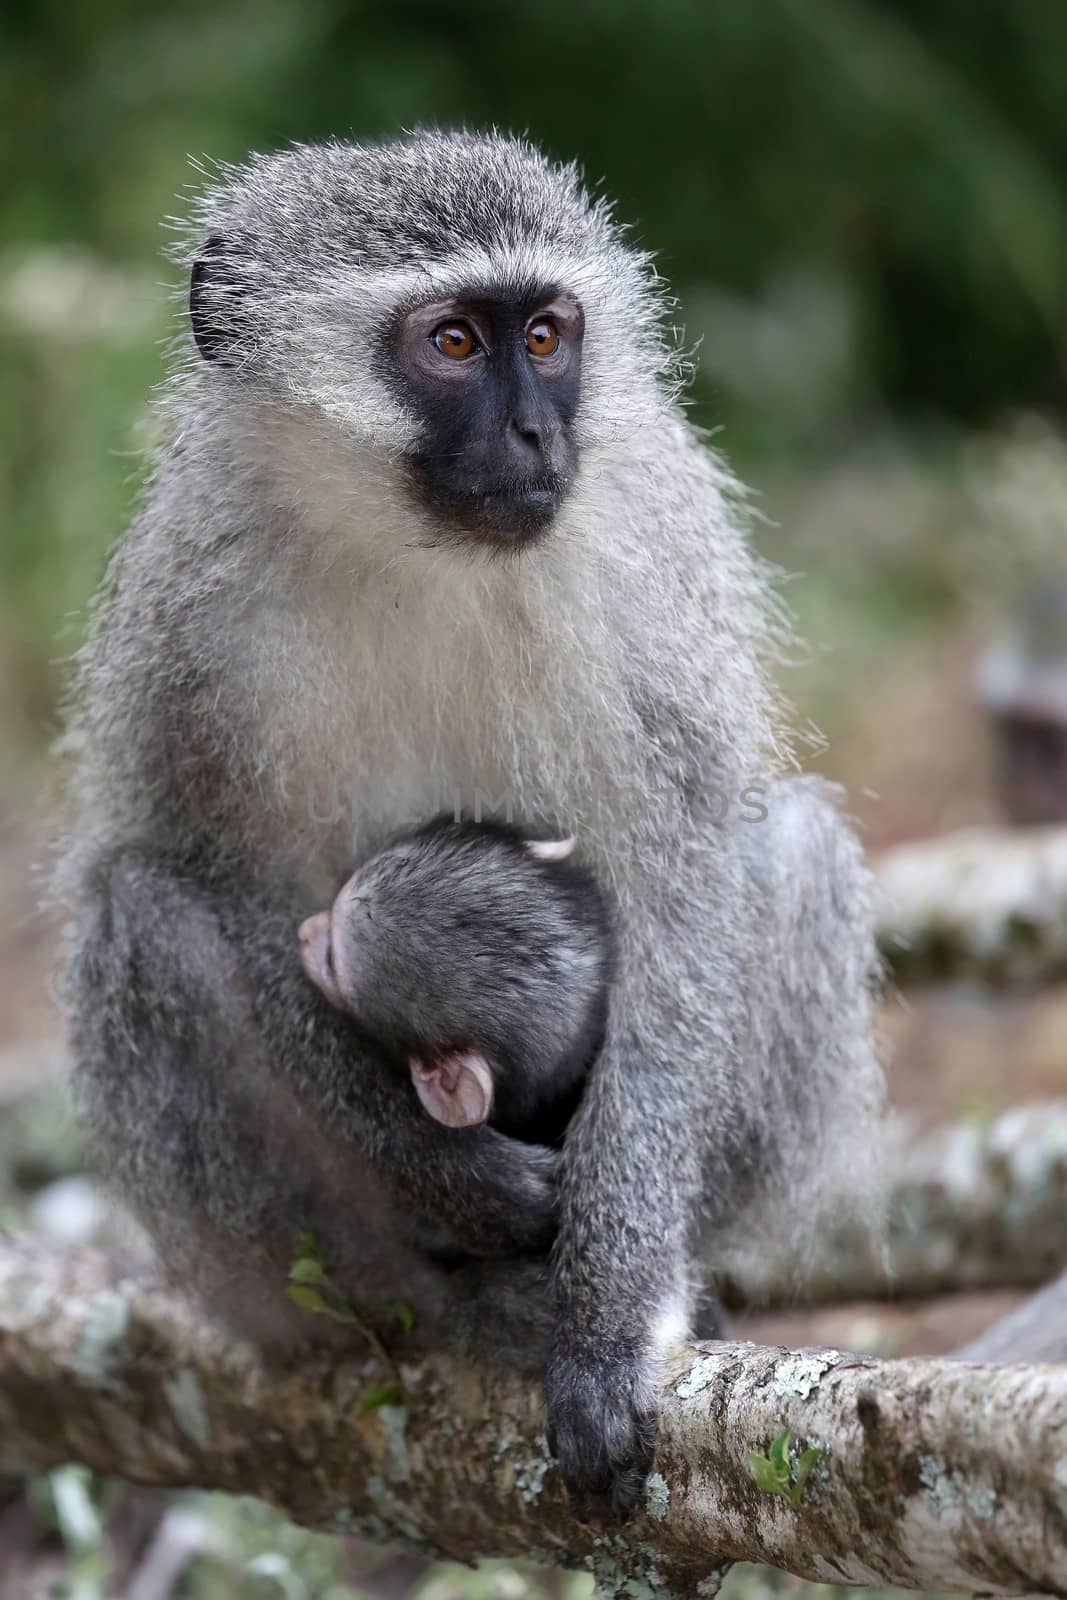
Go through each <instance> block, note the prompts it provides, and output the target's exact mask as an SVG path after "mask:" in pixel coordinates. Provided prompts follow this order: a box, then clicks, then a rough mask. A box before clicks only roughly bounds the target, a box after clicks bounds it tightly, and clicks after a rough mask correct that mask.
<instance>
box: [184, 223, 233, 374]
mask: <svg viewBox="0 0 1067 1600" xmlns="http://www.w3.org/2000/svg"><path fill="white" fill-rule="evenodd" d="M239 293H240V286H239V283H238V279H237V275H236V273H235V272H234V268H233V263H232V261H231V260H230V258H229V253H228V252H227V249H226V241H225V239H224V238H223V237H222V234H221V233H213V234H212V235H211V237H210V238H208V239H205V240H204V247H203V250H202V251H201V252H200V255H199V256H198V257H197V259H196V260H195V261H194V262H193V270H192V274H191V276H190V279H189V320H190V321H191V322H192V325H193V338H194V339H195V340H196V345H197V349H198V350H199V351H200V354H201V355H202V356H203V358H204V360H205V361H225V359H226V357H227V356H228V355H229V353H230V351H231V350H232V348H233V345H234V340H235V331H234V328H233V315H232V314H233V311H234V308H235V305H236V302H237V298H238V295H239Z"/></svg>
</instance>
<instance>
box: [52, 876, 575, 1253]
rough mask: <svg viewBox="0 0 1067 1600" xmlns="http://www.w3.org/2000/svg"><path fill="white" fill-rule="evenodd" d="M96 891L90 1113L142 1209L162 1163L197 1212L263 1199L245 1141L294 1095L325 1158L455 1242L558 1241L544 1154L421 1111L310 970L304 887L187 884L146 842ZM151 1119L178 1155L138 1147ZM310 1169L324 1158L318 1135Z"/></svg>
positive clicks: (86, 1072) (81, 954) (84, 1040)
mask: <svg viewBox="0 0 1067 1600" xmlns="http://www.w3.org/2000/svg"><path fill="white" fill-rule="evenodd" d="M89 882H90V893H89V895H88V898H87V902H86V904H85V907H84V909H83V911H82V914H81V918H80V921H79V923H78V927H77V930H76V934H75V959H74V962H73V965H72V971H71V983H72V994H71V999H72V1003H73V1011H74V1023H73V1032H74V1045H75V1054H76V1057H77V1059H78V1060H79V1064H80V1073H79V1076H80V1079H81V1082H82V1087H83V1092H84V1095H85V1098H86V1099H87V1101H88V1109H89V1112H90V1116H91V1120H92V1121H93V1123H94V1124H95V1125H96V1128H97V1130H98V1132H100V1133H102V1135H103V1138H102V1142H103V1143H104V1145H105V1148H106V1151H107V1153H108V1154H109V1155H110V1154H111V1153H112V1152H114V1154H115V1158H116V1160H117V1162H118V1165H119V1175H120V1177H122V1178H123V1179H124V1180H125V1182H126V1183H127V1185H128V1187H129V1188H130V1189H131V1190H132V1198H133V1199H134V1201H135V1202H137V1201H140V1200H141V1199H142V1198H143V1197H142V1195H141V1193H140V1190H141V1189H142V1187H143V1186H145V1185H146V1184H147V1185H149V1186H151V1187H153V1188H158V1187H163V1188H165V1186H166V1181H167V1180H166V1179H165V1178H163V1177H160V1175H159V1173H158V1172H157V1170H156V1168H157V1167H158V1168H165V1167H167V1166H168V1165H169V1164H171V1158H173V1166H174V1174H173V1176H174V1179H175V1182H176V1183H179V1184H180V1187H179V1190H178V1193H177V1194H176V1195H175V1200H174V1203H175V1205H176V1206H177V1205H181V1204H189V1203H191V1201H190V1197H189V1196H186V1198H185V1199H184V1200H182V1199H181V1198H180V1195H181V1190H182V1188H188V1187H190V1185H191V1184H196V1185H199V1186H200V1188H202V1189H203V1190H205V1191H206V1190H209V1189H210V1187H211V1185H212V1184H215V1183H219V1184H222V1185H223V1186H224V1187H226V1188H234V1189H239V1188H240V1186H241V1182H242V1178H246V1179H247V1183H248V1186H249V1188H250V1189H251V1188H254V1189H255V1191H256V1192H257V1193H260V1192H262V1190H263V1188H264V1184H265V1182H269V1181H270V1177H271V1175H270V1174H269V1173H267V1174H264V1173H263V1172H248V1173H244V1174H242V1171H241V1168H242V1164H243V1163H244V1161H245V1155H246V1153H247V1152H246V1151H245V1148H244V1147H245V1146H246V1145H247V1146H251V1145H256V1147H257V1148H258V1147H259V1144H260V1143H262V1139H261V1138H260V1137H259V1133H258V1132H257V1129H256V1127H255V1122H256V1119H257V1117H261V1118H263V1119H264V1121H267V1120H269V1117H270V1116H271V1115H277V1113H275V1112H273V1111H272V1109H271V1108H272V1106H273V1105H274V1102H275V1101H279V1100H280V1101H282V1102H285V1101H286V1100H287V1099H289V1100H292V1101H295V1103H296V1104H297V1105H298V1106H299V1108H300V1111H301V1114H302V1117H303V1120H304V1123H305V1125H307V1126H310V1127H311V1128H312V1129H317V1130H318V1138H319V1140H320V1148H319V1151H318V1155H320V1156H321V1158H322V1161H323V1163H324V1164H325V1163H326V1162H327V1160H329V1161H332V1162H333V1163H334V1165H337V1164H338V1162H340V1163H341V1165H342V1167H343V1164H344V1162H345V1160H346V1157H345V1156H344V1150H345V1148H346V1147H347V1148H348V1149H349V1150H350V1151H351V1160H352V1162H353V1163H355V1162H357V1161H358V1159H359V1158H360V1157H361V1156H365V1157H367V1158H368V1159H369V1160H370V1162H371V1163H372V1164H373V1168H374V1171H375V1172H376V1173H377V1175H378V1176H379V1177H380V1179H381V1180H382V1182H383V1183H384V1184H385V1185H386V1186H387V1187H389V1188H393V1189H395V1191H396V1192H397V1193H398V1194H399V1195H402V1197H403V1199H404V1203H405V1205H406V1207H407V1208H408V1210H409V1212H413V1213H414V1214H415V1216H416V1217H423V1218H425V1219H426V1220H427V1221H428V1222H430V1223H433V1224H437V1225H440V1224H441V1221H442V1219H446V1221H447V1228H448V1233H449V1235H450V1237H451V1239H452V1240H453V1241H454V1242H455V1244H456V1245H457V1247H459V1248H462V1249H463V1250H465V1251H467V1252H470V1253H472V1254H476V1255H497V1254H502V1255H510V1254H513V1253H515V1252H521V1251H531V1250H543V1249H544V1248H545V1247H546V1246H547V1245H548V1243H549V1242H550V1241H551V1238H552V1235H553V1233H554V1229H555V1185H554V1157H553V1156H552V1154H551V1152H549V1151H547V1150H543V1149H540V1148H538V1147H535V1146H525V1145H520V1144H518V1143H516V1142H514V1141H512V1140H510V1139H507V1138H505V1137H504V1136H502V1135H500V1134H497V1133H496V1132H495V1131H493V1130H492V1129H489V1128H485V1127H479V1128H469V1129H446V1128H442V1127H440V1126H439V1125H438V1124H437V1123H435V1122H434V1121H433V1120H432V1119H431V1118H430V1117H428V1116H426V1114H425V1112H424V1111H423V1110H422V1108H421V1107H420V1106H419V1104H418V1102H417V1100H416V1097H415V1095H414V1092H413V1091H412V1089H411V1086H410V1082H409V1081H408V1080H407V1076H406V1075H400V1076H398V1075H397V1074H396V1073H395V1072H394V1071H393V1070H392V1069H391V1065H390V1063H389V1062H388V1061H387V1060H385V1059H384V1058H383V1057H382V1055H381V1054H380V1053H379V1052H377V1051H376V1050H375V1049H374V1048H373V1047H372V1046H371V1044H370V1042H369V1041H368V1040H366V1039H365V1038H364V1036H363V1035H361V1034H360V1033H359V1032H358V1031H357V1030H356V1029H355V1028H354V1026H353V1025H352V1024H351V1023H350V1022H349V1020H348V1019H346V1018H345V1017H343V1016H342V1015H340V1014H339V1013H337V1012H335V1011H334V1010H333V1008H332V1007H331V1006H329V1005H328V1003H327V1002H326V1001H325V1000H324V999H323V998H322V997H321V996H320V995H319V994H318V992H317V990H315V989H314V988H313V986H312V985H311V984H310V983H309V982H308V980H307V979H306V977H305V976H304V974H303V972H302V970H301V967H300V961H299V957H298V955H297V944H296V929H297V926H298V923H299V920H300V915H301V912H302V908H301V907H300V905H299V903H298V901H299V897H298V896H297V895H296V894H295V893H293V892H291V891H286V890H285V889H279V888H276V887H274V886H270V887H267V886H263V885H257V884H252V883H245V884H241V883H239V882H238V881H236V880H235V879H233V878H232V877H231V878H223V877H222V876H220V875H218V874H198V875H195V876H194V875H192V874H190V873H189V872H187V871H185V870H182V869H181V868H179V867H178V866H177V865H176V864H174V863H172V862H169V861H168V860H166V859H165V858H164V857H162V856H161V855H158V854H152V853H150V852H147V851H144V850H142V849H137V848H128V849H125V850H118V851H115V852H113V853H110V854H109V855H106V856H104V857H102V858H101V859H100V860H99V861H98V862H97V863H96V865H95V867H94V868H92V869H91V871H90V877H89ZM138 1097H141V1099H140V1100H139V1099H138ZM156 1112H158V1116H156V1115H155V1113H156ZM146 1119H147V1120H149V1121H151V1122H153V1125H154V1128H155V1133H154V1135H153V1137H155V1138H157V1139H158V1140H159V1141H163V1140H164V1139H165V1140H167V1141H169V1144H168V1148H166V1149H162V1148H161V1149H159V1150H158V1151H153V1150H152V1149H151V1148H150V1147H148V1148H145V1147H143V1146H142V1144H141V1140H142V1138H143V1130H142V1127H141V1124H142V1123H143V1121H144V1120H146ZM222 1123H225V1124H226V1126H227V1129H229V1131H230V1147H229V1148H227V1145H226V1136H225V1135H224V1133H223V1131H222V1129H221V1124H222ZM267 1132H268V1130H266V1128H264V1130H262V1136H263V1138H266V1137H267ZM294 1137H295V1130H294ZM124 1141H128V1142H129V1144H130V1149H129V1150H125V1149H124V1148H123V1145H124ZM216 1146H217V1147H218V1148H217V1149H216ZM250 1159H257V1160H258V1159H260V1158H259V1157H255V1158H250ZM305 1160H307V1161H308V1162H309V1163H310V1164H311V1165H312V1166H313V1165H314V1163H315V1162H316V1160H317V1154H316V1149H315V1147H314V1140H312V1148H311V1149H310V1151H309V1152H308V1153H307V1155H306V1157H305ZM293 1164H294V1166H295V1165H297V1160H296V1157H295V1155H294V1158H293ZM182 1174H188V1175H190V1176H189V1181H188V1183H186V1182H185V1181H184V1179H183V1178H182ZM297 1176H298V1175H297V1174H295V1173H290V1172H288V1171H286V1172H284V1173H277V1174H275V1181H276V1182H277V1184H278V1186H279V1187H282V1186H283V1185H285V1184H287V1183H290V1182H293V1181H296V1179H297ZM157 1179H158V1182H157ZM192 1198H193V1199H195V1200H198V1201H199V1200H201V1199H202V1196H200V1195H197V1196H194V1197H192ZM162 1203H163V1204H165V1203H166V1202H165V1201H163V1202H162ZM212 1209H213V1210H214V1209H215V1208H214V1207H213V1208H212ZM218 1209H219V1210H220V1211H222V1212H225V1207H224V1206H221V1205H220V1207H219V1208H218ZM266 1209H267V1210H270V1211H271V1212H273V1211H275V1210H276V1209H277V1208H276V1207H274V1206H270V1207H267V1208H266ZM249 1226H250V1227H253V1226H255V1225H254V1224H249Z"/></svg>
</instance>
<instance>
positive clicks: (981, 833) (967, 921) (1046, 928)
mask: <svg viewBox="0 0 1067 1600" xmlns="http://www.w3.org/2000/svg"><path fill="white" fill-rule="evenodd" d="M874 868H875V875H876V878H877V881H878V890H879V901H880V904H879V913H880V915H879V937H880V943H881V946H882V949H883V952H884V954H885V956H886V958H887V960H888V962H889V964H890V966H891V968H892V970H893V974H894V976H895V977H896V978H898V979H900V980H901V981H902V982H923V981H927V982H928V981H931V980H937V979H942V978H949V977H973V978H979V979H981V980H982V981H983V982H986V983H991V984H1025V983H1034V982H1038V981H1041V980H1044V979H1047V978H1050V977H1055V976H1061V975H1063V974H1064V973H1065V972H1067V828H1063V827H1053V828H1028V829H1025V830H1011V829H1006V828H973V829H966V830H964V831H962V832H960V833H954V834H950V835H948V836H947V837H939V838H934V839H923V840H921V841H919V842H918V843H915V844H907V845H898V846H897V847H896V848H894V849H892V850H887V851H885V852H884V853H883V854H882V855H881V856H880V857H879V858H878V859H877V860H876V861H875V863H874Z"/></svg>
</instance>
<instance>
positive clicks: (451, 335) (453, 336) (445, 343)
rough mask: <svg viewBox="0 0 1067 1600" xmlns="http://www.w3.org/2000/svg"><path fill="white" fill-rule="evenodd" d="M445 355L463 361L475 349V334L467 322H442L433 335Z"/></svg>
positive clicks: (435, 342)
mask: <svg viewBox="0 0 1067 1600" xmlns="http://www.w3.org/2000/svg"><path fill="white" fill-rule="evenodd" d="M431 337H432V339H433V342H434V344H435V345H436V346H437V348H438V350H440V352H441V354H442V355H443V356H450V357H451V358H452V360H453V361H463V360H464V359H465V358H466V357H467V356H469V355H470V353H471V351H472V350H473V349H474V335H473V333H472V332H471V330H470V329H469V328H468V326H467V324H466V323H465V322H442V323H441V325H440V327H439V328H435V329H434V330H433V333H432V335H431Z"/></svg>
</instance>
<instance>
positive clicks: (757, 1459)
mask: <svg viewBox="0 0 1067 1600" xmlns="http://www.w3.org/2000/svg"><path fill="white" fill-rule="evenodd" d="M748 1465H749V1469H750V1471H751V1473H752V1476H753V1477H754V1478H755V1480H756V1488H757V1489H762V1490H763V1493H764V1494H781V1492H782V1491H781V1485H780V1484H779V1482H778V1474H777V1473H776V1472H775V1470H774V1466H773V1464H772V1463H771V1462H770V1461H769V1460H768V1459H767V1457H766V1456H761V1455H757V1453H756V1451H755V1450H750V1451H749V1452H748Z"/></svg>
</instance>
